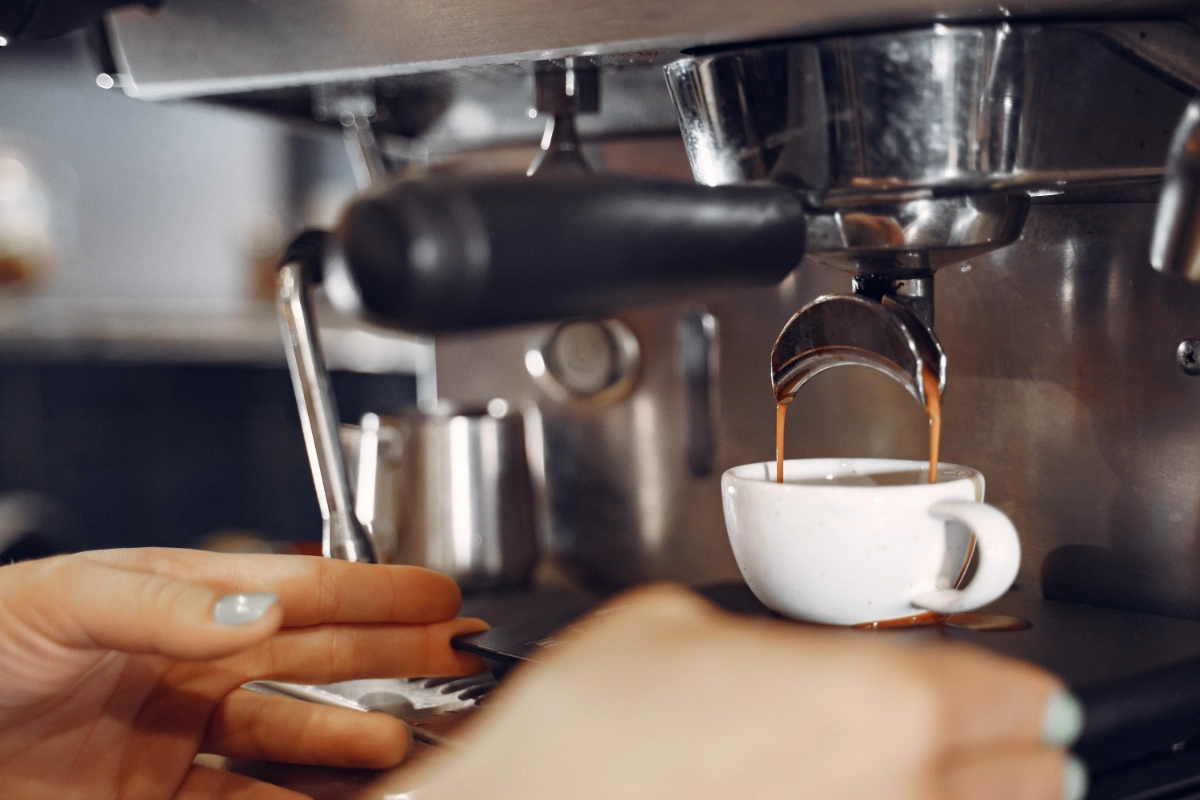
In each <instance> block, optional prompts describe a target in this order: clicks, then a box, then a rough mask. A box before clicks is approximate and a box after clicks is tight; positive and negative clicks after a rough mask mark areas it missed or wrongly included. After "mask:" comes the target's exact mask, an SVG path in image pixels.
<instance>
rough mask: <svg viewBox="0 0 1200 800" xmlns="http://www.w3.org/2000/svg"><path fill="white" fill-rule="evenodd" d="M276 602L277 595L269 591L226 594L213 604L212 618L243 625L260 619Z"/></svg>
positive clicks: (223, 622) (221, 621)
mask: <svg viewBox="0 0 1200 800" xmlns="http://www.w3.org/2000/svg"><path fill="white" fill-rule="evenodd" d="M278 602H279V595H275V594H271V593H270V592H243V593H241V594H227V595H225V596H224V597H222V598H221V599H220V600H218V601H217V604H216V605H215V606H213V619H215V620H216V621H217V622H219V623H221V624H222V625H245V624H247V623H249V622H254V621H255V620H258V619H262V616H263V614H266V613H267V610H268V609H270V608H271V606H273V605H275V604H276V603H278Z"/></svg>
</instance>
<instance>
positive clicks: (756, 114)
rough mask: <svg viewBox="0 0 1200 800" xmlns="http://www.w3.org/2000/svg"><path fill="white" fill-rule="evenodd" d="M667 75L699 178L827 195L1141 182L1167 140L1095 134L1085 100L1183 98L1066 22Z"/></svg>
mask: <svg viewBox="0 0 1200 800" xmlns="http://www.w3.org/2000/svg"><path fill="white" fill-rule="evenodd" d="M667 78H668V82H669V84H670V86H671V93H672V96H673V98H674V100H675V106H676V110H677V112H678V114H679V121H680V126H681V128H682V130H683V136H684V142H685V144H686V145H687V147H688V153H689V156H690V158H691V161H692V169H693V171H694V172H695V174H696V177H697V179H698V180H700V181H702V182H704V183H708V184H714V185H716V184H725V183H737V182H741V181H748V180H763V179H768V180H773V181H778V182H781V183H785V184H788V185H792V186H796V187H797V188H799V189H802V190H804V191H806V192H808V193H809V196H810V201H811V202H812V203H813V204H814V205H816V206H838V207H840V206H846V205H857V204H860V203H862V202H864V201H865V200H867V199H868V198H876V199H881V198H887V197H893V198H894V197H897V196H899V197H910V198H911V197H913V196H916V197H937V196H938V193H939V192H942V191H950V192H953V193H959V194H960V193H966V192H981V191H997V190H1001V191H1003V190H1008V191H1012V190H1014V189H1015V190H1021V189H1034V188H1054V187H1060V186H1062V185H1075V186H1079V185H1082V184H1112V183H1120V182H1123V181H1144V180H1146V179H1147V178H1148V177H1152V176H1153V175H1154V174H1156V173H1157V171H1158V169H1159V168H1160V164H1156V163H1155V162H1154V161H1153V160H1151V158H1152V156H1151V158H1147V155H1148V152H1147V151H1152V152H1158V151H1159V147H1157V146H1148V145H1150V142H1148V141H1146V140H1145V139H1144V138H1143V139H1142V141H1141V142H1140V146H1139V144H1138V143H1136V142H1134V143H1132V144H1133V147H1129V146H1128V144H1131V143H1128V142H1126V141H1124V140H1123V138H1122V136H1123V134H1117V135H1112V134H1108V135H1106V136H1104V137H1095V136H1092V137H1090V138H1088V139H1086V140H1084V139H1083V138H1082V134H1083V131H1084V130H1085V129H1086V128H1088V127H1090V126H1089V125H1088V123H1089V122H1090V121H1091V120H1093V119H1094V118H1095V117H1094V111H1092V110H1090V109H1095V108H1097V107H1107V106H1109V105H1110V104H1113V103H1117V104H1122V105H1124V104H1128V105H1127V108H1129V109H1132V108H1139V109H1143V108H1144V109H1146V110H1147V112H1148V113H1151V114H1153V115H1155V117H1156V119H1160V118H1161V117H1162V115H1163V112H1164V110H1165V111H1166V113H1170V112H1171V111H1172V110H1173V109H1178V108H1179V107H1180V106H1181V105H1182V102H1181V100H1182V97H1181V96H1180V94H1179V92H1178V91H1177V90H1175V89H1173V88H1171V87H1169V86H1166V85H1165V84H1164V83H1163V82H1162V81H1161V80H1160V79H1159V76H1158V75H1157V74H1151V73H1150V72H1149V71H1147V70H1145V69H1142V68H1140V67H1139V66H1137V65H1136V64H1134V63H1131V62H1129V61H1126V60H1123V59H1122V57H1121V55H1120V54H1118V53H1117V52H1114V48H1113V47H1111V46H1109V44H1108V43H1107V42H1106V41H1105V38H1104V37H1103V35H1102V34H1100V33H1098V32H1096V30H1095V29H1089V30H1087V31H1084V30H1076V29H1073V28H1072V27H1070V26H1069V25H1063V26H1050V25H1028V24H1026V25H1015V24H1014V25H1009V24H999V25H987V26H961V27H951V26H945V25H936V26H932V27H929V28H924V29H917V30H909V31H890V32H887V33H880V34H874V35H860V36H853V37H836V38H828V39H817V40H806V41H799V42H793V43H786V44H777V45H766V46H759V47H754V48H749V49H743V50H732V51H727V52H718V53H715V54H710V55H701V56H696V57H693V58H688V59H684V60H682V61H678V62H676V63H674V64H671V65H670V66H669V67H668V68H667ZM1172 95H1174V98H1175V99H1172ZM1117 98H1123V99H1121V100H1118V99H1117ZM1164 106H1165V109H1164ZM1125 127H1126V128H1128V127H1137V128H1138V129H1139V130H1142V131H1145V130H1148V129H1150V128H1149V126H1145V127H1143V126H1141V125H1139V126H1125ZM1150 130H1152V129H1150ZM1154 137H1155V141H1154V144H1155V145H1159V146H1161V145H1160V144H1159V141H1158V139H1159V138H1161V133H1160V132H1155V134H1154ZM1085 141H1086V144H1084V142H1085Z"/></svg>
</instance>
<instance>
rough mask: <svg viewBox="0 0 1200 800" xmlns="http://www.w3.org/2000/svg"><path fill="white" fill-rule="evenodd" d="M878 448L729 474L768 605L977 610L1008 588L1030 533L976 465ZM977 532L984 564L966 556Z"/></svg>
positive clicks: (826, 618)
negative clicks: (897, 456)
mask: <svg viewBox="0 0 1200 800" xmlns="http://www.w3.org/2000/svg"><path fill="white" fill-rule="evenodd" d="M928 470H929V464H928V462H924V461H897V460H892V459H881V458H816V459H799V460H792V461H786V462H784V469H783V477H784V482H783V483H777V482H776V481H775V462H773V461H772V462H766V463H761V464H746V465H743V466H740V467H734V468H733V469H731V470H728V471H727V472H726V473H725V474H724V475H723V476H722V477H721V498H722V501H723V505H724V508H725V526H726V528H727V529H728V530H729V542H730V544H731V545H733V554H734V556H735V557H736V558H737V563H738V567H739V568H740V569H741V571H742V577H743V578H745V579H746V583H748V584H749V585H750V589H751V590H752V591H753V592H754V594H755V596H756V597H758V599H759V600H761V601H762V602H763V603H764V604H765V605H766V606H768V607H769V608H771V609H773V610H775V611H778V612H779V613H780V614H784V615H786V616H789V617H795V618H797V619H805V620H810V621H812V622H822V623H826V624H830V625H859V624H864V623H870V622H882V621H886V620H892V619H901V618H904V617H910V616H913V615H915V614H920V613H922V612H924V611H939V612H944V613H954V612H958V611H968V610H970V609H974V608H979V607H980V606H983V605H986V604H987V603H990V602H991V601H993V600H995V599H996V598H997V597H999V596H1000V595H1002V594H1004V593H1005V592H1006V591H1008V587H1009V586H1011V585H1012V582H1013V580H1014V579H1015V578H1016V576H1017V569H1018V567H1019V566H1020V562H1021V543H1020V540H1019V539H1018V538H1017V531H1016V529H1015V528H1014V527H1013V524H1012V522H1010V521H1009V519H1008V517H1006V516H1004V514H1003V513H1002V512H1000V511H999V510H998V509H996V508H994V507H992V506H989V505H986V504H985V503H983V502H980V501H982V500H983V475H981V474H980V473H979V472H978V471H977V470H973V469H971V468H969V467H960V466H956V465H954V464H939V465H938V473H939V474H938V482H937V483H934V484H930V483H928V482H927V481H928ZM971 534H974V535H975V538H976V553H977V558H978V564H977V566H976V569H975V574H974V575H973V576H972V577H971V578H970V581H969V582H968V583H967V585H966V586H963V587H958V588H955V587H956V585H957V584H958V583H959V582H960V580H961V578H962V576H963V572H964V570H965V569H966V566H967V559H968V557H969V555H970V553H969V543H970V538H971Z"/></svg>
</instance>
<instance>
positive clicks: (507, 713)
mask: <svg viewBox="0 0 1200 800" xmlns="http://www.w3.org/2000/svg"><path fill="white" fill-rule="evenodd" d="M567 638H568V639H569V641H568V642H566V643H565V644H563V646H562V648H561V649H554V650H552V651H550V654H549V656H548V657H547V659H546V662H545V663H544V664H540V665H530V666H529V667H527V668H525V669H524V671H523V672H521V673H519V674H517V675H514V676H513V677H512V678H511V679H510V682H509V683H507V684H506V685H505V687H504V689H503V690H501V691H500V692H498V693H497V694H496V696H495V698H494V699H493V701H491V702H492V705H493V707H492V708H489V709H486V710H485V711H484V712H482V713H481V714H480V715H479V717H478V718H477V719H476V720H475V721H473V723H472V724H473V726H474V727H473V729H470V730H468V731H467V732H466V735H465V736H464V737H463V738H462V739H461V740H460V741H461V743H462V744H463V745H464V747H463V748H462V749H461V750H456V751H455V752H454V753H452V754H448V755H447V756H446V757H445V758H444V760H443V761H441V762H439V763H436V764H432V765H430V767H429V769H430V772H428V773H426V775H425V776H424V778H425V779H426V781H427V784H428V785H427V787H425V788H426V789H427V790H428V791H424V790H423V791H421V792H419V794H420V797H421V798H422V800H450V799H451V798H464V797H488V798H491V799H492V800H507V799H508V798H513V799H514V800H515V798H571V799H572V800H590V799H591V798H596V800H600V799H601V798H603V799H604V800H609V799H610V798H623V800H633V799H635V798H636V799H638V800H641V799H643V798H644V799H645V800H669V799H670V798H681V799H682V798H686V799H687V800H703V799H704V798H713V799H714V800H729V798H755V800H771V799H772V798H789V800H794V798H805V800H864V799H865V798H874V799H877V800H1079V798H1081V797H1082V795H1083V792H1084V790H1085V788H1086V776H1085V775H1084V773H1083V772H1082V768H1081V766H1080V765H1079V764H1078V762H1076V761H1070V762H1069V761H1068V760H1067V756H1066V754H1065V753H1064V751H1063V749H1062V748H1063V746H1065V745H1067V744H1069V743H1070V742H1071V741H1073V740H1074V739H1075V737H1077V736H1078V734H1079V730H1080V727H1081V724H1082V715H1081V712H1080V709H1079V706H1078V703H1077V702H1076V701H1074V699H1073V698H1071V697H1070V696H1069V695H1067V694H1066V693H1064V692H1063V691H1062V686H1061V684H1060V683H1059V682H1058V680H1057V679H1055V678H1054V677H1052V676H1051V675H1048V674H1047V673H1045V672H1042V671H1041V670H1039V669H1037V668H1035V667H1033V666H1030V665H1028V664H1024V663H1021V662H1017V661H1012V660H1009V659H1006V658H1001V657H999V656H996V655H994V654H991V653H988V652H986V651H984V650H981V649H977V648H973V647H968V646H963V645H952V644H942V643H938V642H922V643H920V645H919V646H916V647H913V646H905V645H903V644H902V643H900V642H898V640H897V639H896V638H895V637H890V636H889V635H887V634H883V635H880V634H865V633H863V632H858V631H853V632H839V631H833V630H818V629H814V628H800V627H798V626H794V625H787V624H782V623H777V622H773V621H770V620H747V619H745V618H735V617H732V616H730V615H728V614H725V613H722V612H719V611H717V610H716V609H715V608H713V607H712V606H710V605H709V604H707V603H705V602H703V601H701V600H699V599H698V598H697V597H696V596H695V595H691V594H689V593H685V592H682V591H680V590H678V589H672V588H663V587H658V588H651V589H646V590H641V591H639V592H635V593H633V594H630V595H626V596H624V597H622V598H620V599H619V600H617V601H616V602H615V603H614V604H612V605H610V606H609V607H608V608H607V609H603V610H601V612H600V613H599V614H598V615H596V616H594V617H593V618H591V620H590V621H587V622H585V623H583V624H581V625H580V626H579V627H578V628H577V630H575V631H574V632H572V633H571V634H570V635H569V636H568V637H567ZM413 785H418V786H420V785H421V782H420V781H419V780H416V781H414V783H413Z"/></svg>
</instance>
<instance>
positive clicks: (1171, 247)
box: [1150, 100, 1200, 281]
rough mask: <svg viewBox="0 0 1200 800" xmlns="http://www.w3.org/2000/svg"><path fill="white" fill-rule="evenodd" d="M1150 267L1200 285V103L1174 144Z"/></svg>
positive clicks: (1183, 121)
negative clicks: (1198, 282)
mask: <svg viewBox="0 0 1200 800" xmlns="http://www.w3.org/2000/svg"><path fill="white" fill-rule="evenodd" d="M1150 263H1151V264H1152V265H1153V266H1154V268H1155V269H1157V270H1158V271H1159V272H1166V273H1168V274H1171V275H1180V276H1182V277H1184V278H1187V279H1188V280H1189V281H1200V100H1193V101H1192V102H1191V103H1190V104H1189V105H1188V107H1187V110H1186V111H1185V112H1184V114H1183V118H1182V119H1181V120H1180V121H1179V127H1177V128H1176V129H1175V138H1174V139H1172V141H1171V154H1170V157H1169V158H1168V160H1167V175H1166V180H1165V182H1164V183H1163V187H1162V195H1161V196H1160V198H1159V201H1158V217H1157V218H1156V219H1155V222H1154V239H1153V240H1152V241H1151V243H1150Z"/></svg>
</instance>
